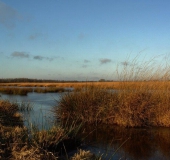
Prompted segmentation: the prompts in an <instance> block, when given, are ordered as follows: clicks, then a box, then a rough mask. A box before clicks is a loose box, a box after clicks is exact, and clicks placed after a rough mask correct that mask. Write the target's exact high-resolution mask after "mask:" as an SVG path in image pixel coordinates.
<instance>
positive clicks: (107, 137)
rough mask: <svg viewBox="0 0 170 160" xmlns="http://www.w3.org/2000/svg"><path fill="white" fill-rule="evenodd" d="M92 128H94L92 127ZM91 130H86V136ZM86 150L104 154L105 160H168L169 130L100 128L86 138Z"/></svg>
mask: <svg viewBox="0 0 170 160" xmlns="http://www.w3.org/2000/svg"><path fill="white" fill-rule="evenodd" d="M92 128H94V126H93V127H92ZM92 128H90V127H88V128H86V131H85V132H84V133H83V134H84V135H85V134H87V133H88V132H89V131H91V130H92ZM86 143H87V144H89V146H88V147H87V149H90V150H91V151H93V152H95V153H96V154H98V153H99V151H100V152H101V153H105V155H103V157H105V159H113V160H114V159H120V158H121V159H129V160H152V159H165V160H166V159H170V129H168V128H143V129H141V128H121V127H116V126H113V127H109V128H108V126H107V127H106V126H102V127H98V128H96V130H95V131H94V132H92V133H91V134H89V136H88V137H87V138H86ZM117 149H118V151H117Z"/></svg>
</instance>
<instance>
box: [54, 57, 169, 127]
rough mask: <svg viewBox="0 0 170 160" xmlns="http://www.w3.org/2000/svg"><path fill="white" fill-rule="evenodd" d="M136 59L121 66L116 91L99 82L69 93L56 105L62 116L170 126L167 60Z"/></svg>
mask: <svg viewBox="0 0 170 160" xmlns="http://www.w3.org/2000/svg"><path fill="white" fill-rule="evenodd" d="M137 64H138V61H137V59H136V58H135V59H134V60H132V61H131V62H128V63H125V64H123V66H121V72H120V70H119V69H117V73H118V77H119V79H120V80H119V84H118V86H119V87H118V88H119V89H116V90H108V89H107V88H105V89H103V87H96V86H95V85H91V86H86V87H85V88H83V89H82V90H79V91H78V92H73V93H68V94H65V95H64V96H63V97H62V99H61V101H60V102H59V104H58V105H57V106H56V116H57V117H58V118H59V119H65V118H66V117H69V118H70V119H71V120H74V119H75V118H79V119H80V121H82V122H86V123H92V124H98V123H101V124H110V125H112V124H116V125H120V126H125V127H142V126H164V127H170V81H169V80H170V79H169V78H170V68H169V66H168V64H166V63H165V62H164V63H163V65H161V64H162V62H161V64H154V63H152V61H148V62H146V63H141V62H140V63H139V64H138V65H137Z"/></svg>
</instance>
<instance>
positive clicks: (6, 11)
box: [0, 1, 20, 29]
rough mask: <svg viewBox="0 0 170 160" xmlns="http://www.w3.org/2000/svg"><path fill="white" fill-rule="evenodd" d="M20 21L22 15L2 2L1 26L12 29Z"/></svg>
mask: <svg viewBox="0 0 170 160" xmlns="http://www.w3.org/2000/svg"><path fill="white" fill-rule="evenodd" d="M19 19H20V15H19V13H18V12H17V11H16V10H15V9H13V8H12V7H10V6H8V5H6V4H5V3H3V2H1V1H0V24H2V25H4V26H5V27H7V28H10V29H11V28H14V27H15V22H16V21H17V20H19Z"/></svg>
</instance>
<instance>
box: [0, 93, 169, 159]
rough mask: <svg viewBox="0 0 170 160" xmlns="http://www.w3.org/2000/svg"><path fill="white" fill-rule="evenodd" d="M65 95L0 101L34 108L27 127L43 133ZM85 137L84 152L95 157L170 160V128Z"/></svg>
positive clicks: (109, 130)
mask: <svg viewBox="0 0 170 160" xmlns="http://www.w3.org/2000/svg"><path fill="white" fill-rule="evenodd" d="M63 94H65V93H35V92H31V93H28V95H27V96H19V95H5V94H1V97H0V99H8V100H9V101H11V102H17V103H22V102H24V103H30V104H32V105H33V110H32V111H30V112H28V113H24V112H23V113H22V114H23V115H24V118H25V125H27V126H28V125H30V124H34V125H36V126H37V127H39V128H40V129H48V128H50V127H51V126H52V125H53V121H54V120H55V118H54V114H53V112H52V108H53V106H54V105H57V101H59V100H60V98H61V96H62V95H63ZM82 133H83V134H82V135H81V136H82V137H83V136H84V135H87V134H88V136H87V138H86V139H85V143H84V144H83V145H82V148H83V149H85V150H91V152H93V153H95V154H100V155H101V154H103V158H104V159H106V160H109V159H111V160H117V159H121V160H124V159H126V160H140V159H141V160H157V159H163V160H164V159H165V160H166V159H170V129H169V128H121V127H117V126H109V127H108V126H104V125H103V126H100V127H99V126H98V127H95V126H88V127H85V129H84V131H83V132H82ZM73 153H74V152H73ZM70 154H72V153H70Z"/></svg>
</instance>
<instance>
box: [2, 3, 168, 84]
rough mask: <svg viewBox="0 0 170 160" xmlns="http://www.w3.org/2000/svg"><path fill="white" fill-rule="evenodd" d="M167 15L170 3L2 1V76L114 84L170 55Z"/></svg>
mask: <svg viewBox="0 0 170 160" xmlns="http://www.w3.org/2000/svg"><path fill="white" fill-rule="evenodd" d="M169 16H170V1H169V0H164V1H161V0H154V1H153V0H141V1H137V0H50V1H49V0H48V1H47V0H43V1H42V0H0V37H1V38H0V78H36V79H53V80H80V81H82V80H83V81H89V80H99V79H108V80H115V79H116V78H117V77H116V76H117V75H116V68H117V66H121V65H124V64H125V63H124V62H126V61H127V57H129V56H130V57H135V56H136V55H139V59H140V58H141V57H143V56H144V57H145V59H146V60H147V59H149V58H151V57H155V56H157V55H162V54H169V52H170V20H169ZM126 64H128V63H126Z"/></svg>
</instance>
